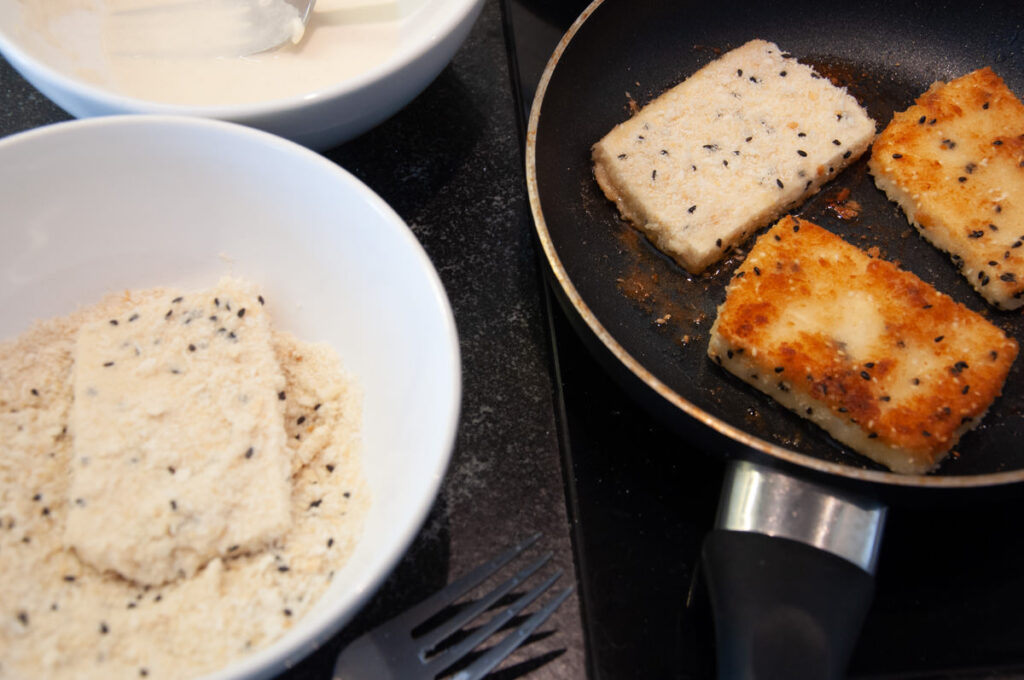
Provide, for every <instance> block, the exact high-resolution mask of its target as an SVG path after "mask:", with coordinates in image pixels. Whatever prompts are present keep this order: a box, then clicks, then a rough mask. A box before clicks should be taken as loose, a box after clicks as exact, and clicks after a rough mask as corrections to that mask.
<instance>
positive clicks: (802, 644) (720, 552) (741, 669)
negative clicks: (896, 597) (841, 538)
mask: <svg viewBox="0 0 1024 680" xmlns="http://www.w3.org/2000/svg"><path fill="white" fill-rule="evenodd" d="M702 567H703V568H704V574H705V580H706V583H707V587H708V593H709V599H710V602H711V608H712V613H713V615H714V619H715V640H716V644H717V649H718V652H717V658H718V677H719V678H723V679H726V678H727V679H729V680H735V679H754V678H759V679H762V680H766V679H774V678H786V679H787V680H802V679H804V678H806V679H807V680H812V679H813V680H823V679H827V678H837V679H838V678H843V677H845V674H846V667H847V665H848V663H849V659H850V654H851V653H852V651H853V647H854V644H855V642H856V640H857V636H858V634H859V632H860V628H861V625H862V624H863V622H864V617H865V615H866V614H867V610H868V607H869V606H870V603H871V598H872V595H873V593H874V578H873V577H872V576H871V575H870V574H868V573H867V572H866V571H864V570H863V569H861V568H859V567H857V566H855V565H854V564H853V563H852V562H849V561H847V560H845V559H843V558H841V557H837V556H835V555H833V554H831V553H829V552H826V551H824V550H821V549H819V548H815V547H812V546H809V545H807V544H805V543H802V542H800V541H795V540H792V539H788V538H779V537H774V536H767V535H764V534H759V533H755V532H748V531H729V530H724V529H716V530H714V531H712V532H711V533H710V534H709V535H708V536H707V537H706V538H705V541H704V547H703V552H702Z"/></svg>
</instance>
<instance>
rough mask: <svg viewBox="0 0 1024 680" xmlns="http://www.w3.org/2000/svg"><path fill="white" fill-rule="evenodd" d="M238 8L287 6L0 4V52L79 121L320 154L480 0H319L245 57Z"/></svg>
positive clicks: (394, 92) (407, 77)
mask: <svg viewBox="0 0 1024 680" xmlns="http://www.w3.org/2000/svg"><path fill="white" fill-rule="evenodd" d="M250 6H251V7H255V8H256V10H252V11H257V10H259V11H264V10H260V8H261V7H263V8H266V7H275V6H281V7H282V8H285V9H291V6H290V5H287V4H286V3H285V1H284V0H262V2H260V3H256V2H243V0H219V1H218V2H212V1H204V2H187V1H182V0H47V2H39V1H38V0H0V53H2V54H3V55H4V56H5V57H6V58H7V60H8V61H9V62H10V63H11V65H12V66H14V68H15V69H16V70H17V71H18V72H19V73H21V74H22V75H23V76H24V77H25V78H26V80H28V81H29V82H30V83H32V84H33V85H34V86H35V87H36V88H38V89H39V91H40V92H42V93H43V94H45V95H46V96H47V97H49V98H50V99H52V100H53V101H54V102H55V103H56V104H58V105H59V106H61V107H62V108H63V109H65V110H66V111H67V112H68V113H70V114H71V115H73V116H76V117H79V118H85V117H90V116H99V115H110V114H121V113H150V114H172V115H189V116H201V117H207V118H216V119H220V120H228V121H233V122H237V123H242V124H245V125H249V126H252V127H256V128H259V129H262V130H266V131H268V132H272V133H274V134H277V135H279V136H282V137H285V138H287V139H291V140H293V141H296V142H299V143H300V144H303V145H305V146H309V147H311V148H315V149H318V150H324V149H328V148H331V147H333V146H336V145H337V144H340V143H342V142H344V141H347V140H349V139H351V138H352V137H355V136H356V135H359V134H361V133H362V132H364V131H366V130H368V129H370V128H372V127H374V126H375V125H377V124H378V123H380V122H382V121H383V120H385V119H387V118H388V117H390V116H391V115H392V114H394V113H395V112H396V111H398V110H399V109H401V108H402V107H404V106H405V105H406V104H407V103H408V102H409V101H411V100H412V99H413V98H414V97H415V96H416V95H417V94H419V93H420V92H421V91H422V90H423V89H424V88H426V87H427V85H429V84H430V82H431V81H433V80H434V78H436V77H437V75H438V74H439V73H441V71H442V70H443V69H444V67H445V66H446V65H447V64H448V62H449V61H450V60H451V58H452V56H453V55H454V54H455V52H456V50H457V49H458V48H459V46H460V45H461V44H462V43H463V41H464V40H465V39H466V37H467V36H468V34H469V31H470V29H471V28H472V26H473V24H474V23H475V21H476V18H477V16H478V15H479V13H480V10H481V8H482V6H483V0H319V1H318V2H317V3H316V5H315V6H314V8H313V10H312V13H311V14H310V17H309V20H308V23H307V24H306V25H305V28H304V30H302V31H296V32H295V33H294V35H293V36H292V37H293V39H292V40H286V41H285V42H284V43H283V44H281V45H280V46H278V47H276V48H274V49H269V50H263V51H259V52H257V53H251V54H250V53H246V50H245V46H246V45H249V44H250V41H248V40H247V34H246V30H247V29H245V26H248V25H259V24H260V22H256V21H253V22H251V23H247V22H246V21H244V19H246V17H247V15H245V14H242V15H238V16H236V13H237V12H240V11H243V10H245V8H246V7H250ZM228 10H231V11H232V12H235V13H231V12H228ZM293 11H294V10H293ZM229 28H230V29H233V30H228V29H229ZM222 29H223V30H222ZM221 36H232V39H231V41H227V40H226V39H223V38H222V37H221Z"/></svg>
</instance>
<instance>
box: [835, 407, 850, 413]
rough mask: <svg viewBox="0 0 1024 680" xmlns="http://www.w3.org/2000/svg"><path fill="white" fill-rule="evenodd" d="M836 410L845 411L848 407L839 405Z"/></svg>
mask: <svg viewBox="0 0 1024 680" xmlns="http://www.w3.org/2000/svg"><path fill="white" fill-rule="evenodd" d="M837 410H838V411H839V412H840V413H846V412H847V411H849V409H848V408H846V407H845V406H840V407H839V408H838V409H837Z"/></svg>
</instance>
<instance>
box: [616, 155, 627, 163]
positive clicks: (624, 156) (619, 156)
mask: <svg viewBox="0 0 1024 680" xmlns="http://www.w3.org/2000/svg"><path fill="white" fill-rule="evenodd" d="M617 158H618V159H619V160H620V161H624V160H626V158H627V156H626V154H624V153H620V154H619V155H618V156H617Z"/></svg>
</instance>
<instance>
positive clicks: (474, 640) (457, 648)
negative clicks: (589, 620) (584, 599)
mask: <svg viewBox="0 0 1024 680" xmlns="http://www.w3.org/2000/svg"><path fill="white" fill-rule="evenodd" d="M561 575H562V570H561V569H559V570H558V571H556V572H555V573H554V574H552V575H551V576H549V577H548V578H546V579H545V580H544V582H543V583H540V584H539V585H537V586H536V587H535V588H534V589H533V590H531V591H530V592H528V593H526V594H524V595H522V596H521V597H520V598H519V599H517V600H516V601H515V602H513V603H512V604H510V605H509V606H508V607H507V608H506V609H505V610H504V611H502V612H499V613H498V614H495V615H494V616H493V617H491V620H490V621H488V622H487V623H485V624H484V625H483V626H481V627H480V628H478V629H476V630H475V631H473V633H472V634H471V635H468V636H466V638H465V639H464V640H461V641H460V642H459V643H458V644H455V645H452V646H451V647H449V648H448V649H446V650H444V651H443V652H441V653H440V654H438V655H437V656H435V657H434V658H432V659H430V660H429V661H427V663H426V664H425V667H426V669H427V670H428V671H430V672H432V673H435V674H436V673H440V672H441V671H443V670H444V669H446V668H448V667H449V666H451V665H452V664H453V663H455V662H456V661H458V660H459V659H461V658H462V657H464V656H465V655H466V654H467V653H469V652H470V651H471V650H472V649H473V648H474V647H476V646H477V645H479V644H480V643H481V642H483V641H484V640H486V639H487V638H489V637H490V636H491V635H493V634H494V633H495V632H497V631H498V630H499V629H500V628H501V627H502V626H504V625H505V624H506V623H508V622H509V621H511V620H512V618H513V617H514V616H515V615H516V614H518V613H519V612H521V611H522V610H523V609H525V608H526V607H528V606H529V605H530V603H531V602H533V601H534V600H536V599H537V598H538V597H540V596H541V594H543V593H544V591H546V590H547V589H548V588H550V587H551V585H552V584H553V583H554V582H555V581H557V580H558V579H559V577H561Z"/></svg>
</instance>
